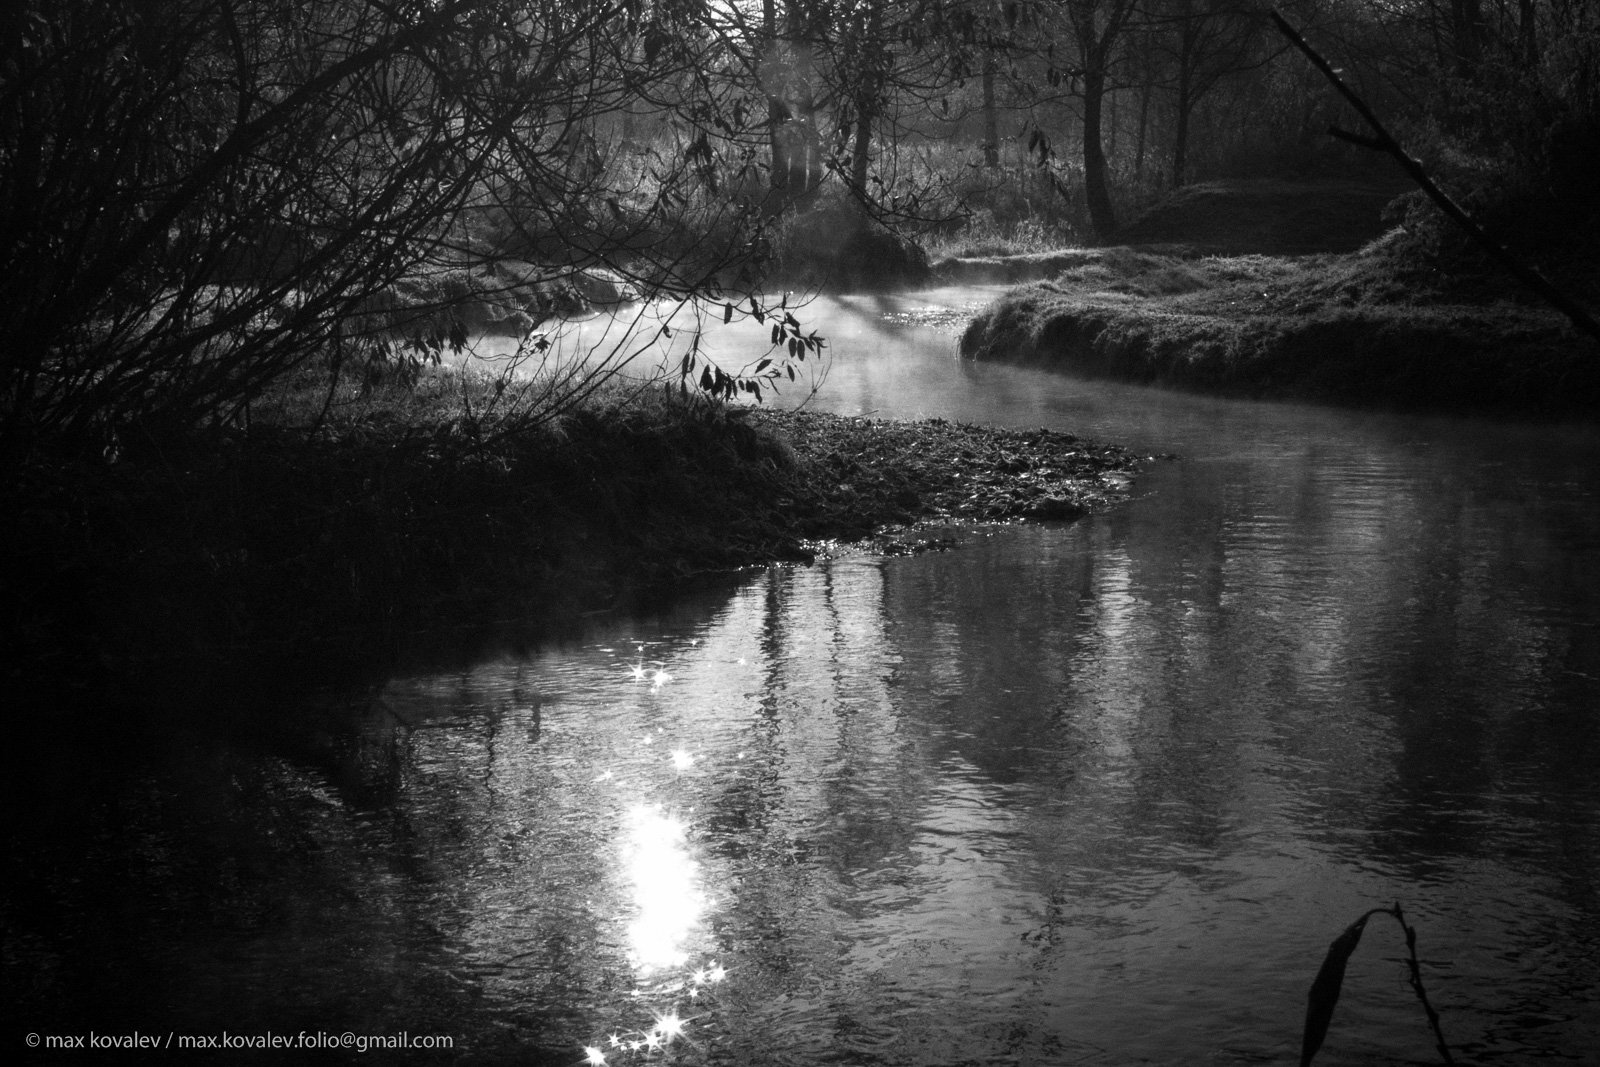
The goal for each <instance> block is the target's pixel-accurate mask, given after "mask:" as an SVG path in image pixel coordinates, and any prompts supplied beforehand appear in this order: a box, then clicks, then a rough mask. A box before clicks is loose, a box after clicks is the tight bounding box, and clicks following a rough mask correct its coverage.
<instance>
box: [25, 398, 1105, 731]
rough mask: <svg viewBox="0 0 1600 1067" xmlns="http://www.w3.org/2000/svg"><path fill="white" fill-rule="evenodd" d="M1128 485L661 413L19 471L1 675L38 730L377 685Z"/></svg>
mask: <svg viewBox="0 0 1600 1067" xmlns="http://www.w3.org/2000/svg"><path fill="white" fill-rule="evenodd" d="M1134 468H1135V457H1134V456H1132V455H1131V454H1129V453H1127V452H1126V451H1124V450H1122V449H1119V448H1115V447H1111V446H1102V445H1095V444H1091V443H1088V442H1084V441H1080V440H1078V439H1077V438H1075V437H1073V436H1072V435H1070V434H1063V433H1056V432H1045V431H1034V432H1021V431H1011V430H998V429H984V428H980V427H973V426H964V425H959V424H955V423H950V422H945V421H942V420H930V421H920V422H886V421H876V420H870V419H859V418H854V419H852V418H843V417H838V416H831V415H822V414H815V413H803V412H802V413H780V412H771V411H761V410H749V409H740V408H727V407H723V406H720V405H710V404H706V403H703V402H698V401H683V400H677V399H662V398H659V397H654V398H647V399H644V400H640V399H638V398H634V399H633V400H632V401H631V402H628V403H621V402H616V403H612V402H610V401H607V400H604V399H602V400H598V401H596V402H594V403H591V404H589V405H588V406H586V407H584V408H582V409H580V410H578V411H576V412H574V413H572V414H571V415H569V416H568V417H566V418H564V419H562V420H561V421H560V423H559V424H557V425H555V426H552V427H549V428H547V429H546V430H544V431H541V432H537V433H530V434H524V435H513V436H508V437H505V438H501V439H498V440H488V439H485V438H484V437H483V436H481V435H478V434H476V433H475V432H474V431H473V428H472V427H471V426H470V425H468V424H467V423H466V421H465V420H462V419H460V418H453V417H444V416H443V415H441V414H439V413H438V412H423V411H419V410H416V409H411V410H407V408H406V407H405V406H404V403H403V402H401V401H400V400H398V399H396V400H394V401H393V402H392V404H390V405H388V406H384V405H373V406H369V407H367V408H365V409H363V410H362V411H360V412H359V413H352V414H350V415H349V416H347V417H346V418H344V419H343V420H341V421H340V422H338V423H337V424H335V425H331V426H323V427H321V428H319V429H318V430H316V431H315V432H310V431H307V430H305V429H304V428H300V427H292V426H273V425H257V426H255V427H253V428H252V429H251V431H250V432H249V433H248V434H245V433H243V432H242V431H241V432H239V433H224V434H219V435H216V436H215V437H213V438H211V439H207V440H197V441H192V442H189V443H188V444H187V446H186V447H184V448H182V449H173V448H171V447H170V446H169V447H168V448H167V449H165V450H163V451H162V452H160V453H159V454H157V453H154V452H151V453H149V454H143V455H131V456H129V457H126V458H124V459H122V460H120V461H119V462H116V463H113V464H104V463H93V464H90V463H83V462H79V463H73V464H68V463H65V462H62V463H58V464H54V465H36V466H34V467H33V468H31V469H29V470H27V471H24V472H22V477H21V478H20V479H19V480H17V481H15V482H13V483H12V485H11V488H10V489H9V491H8V496H9V497H10V498H11V499H9V500H8V501H7V502H6V507H5V508H4V514H5V516H6V517H5V519H4V524H5V527H6V529H5V535H6V541H7V544H8V545H10V546H11V551H10V554H9V557H8V560H7V563H6V566H5V568H4V575H3V586H4V592H5V601H6V603H7V604H8V605H9V606H10V610H9V611H8V614H7V630H8V631H9V632H8V634H7V641H8V647H10V648H11V650H12V655H13V657H15V659H14V661H13V664H12V666H11V668H10V669H9V671H8V673H9V674H10V676H11V677H10V680H11V682H12V684H13V688H14V691H17V692H22V693H27V694H31V695H33V696H35V697H36V698H37V699H38V702H39V704H40V706H41V707H44V708H50V707H58V706H63V705H65V704H70V703H73V702H78V701H81V700H91V701H93V700H98V699H101V698H102V697H103V695H104V694H105V693H108V692H113V691H114V692H116V693H118V694H120V697H119V699H128V698H133V697H135V696H140V695H142V696H145V697H147V696H149V695H151V694H167V695H168V698H170V697H171V694H186V695H188V696H192V697H194V698H195V699H198V700H204V699H206V696H207V690H208V689H210V688H211V686H212V685H213V684H220V682H221V680H222V679H223V678H227V677H233V678H237V677H238V676H239V675H238V672H239V671H241V670H245V669H249V670H259V671H261V672H263V673H264V674H265V675H266V676H277V677H285V676H291V677H292V676H298V675H306V674H308V673H310V669H309V668H308V667H307V666H306V665H307V664H323V665H326V666H327V667H328V669H329V670H331V671H335V672H337V671H340V670H345V669H360V668H361V667H363V666H364V665H381V664H383V663H384V662H387V661H389V660H391V659H393V658H395V657H397V656H400V655H404V654H407V653H408V652H410V651H414V650H415V649H416V648H417V647H418V646H419V645H429V644H433V645H438V644H448V643H450V642H458V643H470V639H471V632H472V631H473V630H475V629H486V628H487V627H489V626H491V625H492V624H494V623H496V622H500V621H504V620H508V619H519V620H531V621H533V622H534V623H536V624H537V625H539V626H543V627H545V628H547V629H549V630H552V631H558V630H560V628H561V627H563V626H567V625H571V624H573V623H574V622H575V621H577V620H581V619H582V618H584V617H586V616H592V615H595V614H597V613H606V612H611V611H618V612H620V611H626V610H628V609H629V608H630V607H633V606H636V605H637V604H639V603H640V602H641V600H643V599H647V598H649V597H651V596H654V595H656V594H658V593H660V592H661V591H664V590H667V589H670V588H672V587H673V586H674V585H681V583H682V582H684V581H688V580H695V579H696V576H697V575H705V574H710V573H713V572H719V571H730V570H734V569H737V568H741V567H748V566H753V565H761V564H767V563H770V562H773V561H783V560H789V561H803V560H808V559H811V558H813V557H814V556H815V555H816V554H818V553H820V552H827V551H829V550H830V548H829V546H828V543H829V542H859V541H868V540H870V541H873V542H874V545H875V547H876V548H877V549H878V550H880V551H886V552H910V551H919V550H922V549H925V548H928V547H938V546H939V544H940V543H941V542H940V538H939V535H938V532H937V528H936V524H940V523H949V522H963V521H1004V520H1009V519H1018V518H1039V519H1071V518H1076V517H1078V516H1080V515H1082V514H1084V513H1085V512H1086V511H1087V510H1089V509H1092V508H1095V507H1098V506H1101V505H1103V504H1105V503H1106V502H1108V501H1110V500H1112V499H1115V498H1116V497H1117V496H1118V495H1119V494H1120V492H1121V489H1122V486H1123V485H1124V484H1125V481H1126V479H1127V478H1128V476H1129V475H1131V473H1132V472H1133V470H1134ZM930 524H934V525H930ZM441 635H451V636H441ZM285 672H287V675H286V674H285ZM213 695H214V694H213Z"/></svg>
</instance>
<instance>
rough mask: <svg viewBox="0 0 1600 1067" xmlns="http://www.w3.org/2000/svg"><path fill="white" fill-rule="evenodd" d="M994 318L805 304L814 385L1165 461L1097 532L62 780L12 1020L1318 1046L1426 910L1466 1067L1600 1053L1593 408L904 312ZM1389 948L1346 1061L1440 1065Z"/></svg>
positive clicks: (628, 632) (1162, 1059) (719, 612)
mask: <svg viewBox="0 0 1600 1067" xmlns="http://www.w3.org/2000/svg"><path fill="white" fill-rule="evenodd" d="M983 295H984V293H983V292H982V291H978V290H947V291H938V292H933V293H927V294H915V295H912V296H908V297H898V298H865V297H863V298H844V299H841V300H838V301H831V302H829V303H828V304H826V305H824V306H823V307H821V308H819V309H818V313H817V314H818V320H819V325H820V326H822V328H823V329H824V332H828V333H829V334H830V336H831V337H832V340H833V361H832V366H831V369H830V371H829V375H828V377H827V380H826V382H825V383H824V385H823V387H822V390H821V392H820V393H819V394H818V396H817V397H816V398H815V399H814V400H812V403H814V404H816V405H819V406H821V407H824V408H827V409H831V410H835V411H839V412H843V413H848V414H861V413H872V414H875V415H876V416H878V417H911V416H928V415H937V416H943V417H948V418H954V419H960V420H966V421H974V422H985V423H996V424H1006V425H1013V426H1038V425H1045V426H1050V427H1053V428H1058V429H1066V430H1071V431H1074V432H1078V433H1081V434H1083V435H1085V436H1090V437H1096V438H1100V439H1104V440H1108V441H1117V442H1122V443H1126V444H1129V445H1132V446H1135V447H1137V448H1141V449H1144V450H1146V451H1147V452H1149V453H1150V454H1152V455H1153V454H1157V453H1176V454H1178V456H1179V457H1180V458H1179V459H1177V460H1176V461H1158V462H1154V463H1152V464H1151V465H1150V467H1149V469H1148V470H1147V471H1146V472H1145V473H1144V474H1143V475H1142V476H1141V477H1140V479H1139V480H1138V482H1137V483H1136V494H1135V498H1134V499H1133V500H1131V501H1130V502H1128V503H1127V504H1125V505H1122V506H1120V507H1118V508H1116V509H1114V510H1112V511H1110V512H1108V513H1106V514H1103V515H1098V516H1094V517H1092V518H1090V519H1088V520H1086V521H1082V522H1079V523H1076V524H1072V525H1060V524H1034V525H1019V526H1010V527H998V528H997V527H990V528H972V529H965V530H961V531H959V532H958V533H957V540H958V542H959V544H958V547H956V548H955V549H953V550H951V551H948V552H938V553H930V554H925V555H922V556H918V557H912V558H893V559H884V558H878V557H874V556H871V555H866V554H859V553H846V554H844V555H842V556H840V557H839V558H836V559H833V560H829V561H824V562H820V563H818V564H817V565H815V566H810V567H779V568H772V569H770V570H761V571H756V572H752V573H748V574H745V575H738V576H730V577H729V578H728V579H727V580H726V581H716V582H711V583H708V584H707V585H706V586H705V587H703V588H701V589H698V590H690V591H687V592H686V593H685V595H684V596H683V598H682V599H680V600H679V601H677V602H675V604H674V606H673V607H672V609H671V610H670V611H668V612H666V613H663V614H660V615H657V616H652V617H648V618H633V619H617V620H602V621H599V622H597V623H596V625H595V626H594V627H593V628H592V629H591V630H589V631H588V632H586V633H584V634H582V635H580V636H579V637H577V638H574V639H573V640H571V641H569V642H566V643H549V644H546V645H543V646H540V647H537V648H534V649H531V650H528V649H520V648H515V647H513V646H508V647H507V648H506V649H504V650H500V651H495V650H492V649H491V650H485V651H484V653H483V654H482V656H481V657H480V658H479V659H478V661H477V662H476V663H475V665H473V666H470V667H468V668H464V669H459V670H451V671H449V672H442V673H441V672H439V671H437V670H425V669H418V670H416V671H412V672H408V673H406V674H404V675H402V676H398V677H395V678H393V679H391V680H389V681H388V682H387V683H386V684H384V685H382V686H381V687H379V688H376V689H373V690H371V691H369V692H366V693H364V694H359V695H356V696H352V695H350V694H337V695H330V696H329V697H328V699H327V702H326V704H327V706H325V707H319V708H312V709H296V710H295V711H294V712H293V713H292V714H290V713H289V712H287V711H286V715H287V716H288V718H287V721H286V724H285V725H283V726H282V727H281V728H279V729H275V730H263V731H258V732H254V733H250V734H248V735H245V736H241V735H240V734H238V733H237V732H235V733H232V734H227V735H220V736H219V734H218V732H217V731H215V730H211V729H208V728H207V727H206V726H205V725H204V724H196V725H194V726H192V727H191V728H190V729H188V730H186V731H184V732H182V733H179V734H178V735H177V736H176V739H174V737H173V736H171V735H163V736H161V737H157V738H140V739H137V743H136V744H131V745H130V744H128V743H127V739H126V738H119V739H116V740H115V743H114V744H113V742H112V741H109V740H108V742H107V748H108V749H112V750H114V754H115V756H116V760H115V761H113V760H111V759H109V758H108V759H106V760H105V761H104V762H105V763H106V764H107V765H110V764H112V763H113V762H114V763H115V766H116V769H115V770H114V771H112V772H104V771H99V770H97V771H96V774H97V775H99V777H97V778H96V779H95V780H94V782H93V783H92V784H91V785H85V784H84V782H83V781H82V780H77V781H74V780H73V779H72V777H71V775H70V774H67V773H64V774H63V775H61V776H60V777H59V778H57V779H56V780H57V781H58V782H63V783H68V784H61V785H60V786H59V788H58V789H57V790H56V791H55V792H53V793H52V792H49V791H46V795H36V796H34V797H32V798H31V802H32V803H35V804H37V805H38V807H39V809H40V810H41V811H43V810H45V809H49V810H50V811H52V812H53V813H54V814H52V815H51V816H50V817H51V818H55V819H60V820H63V821H64V822H66V823H69V824H70V825H72V826H73V827H74V830H73V835H74V836H72V837H70V838H69V837H63V838H62V839H61V840H62V843H61V845H60V846H59V847H60V848H61V849H62V850H63V851H64V852H70V853H71V854H72V858H71V860H70V863H69V861H68V860H66V859H64V858H63V857H61V856H51V855H50V854H49V853H48V850H45V851H43V852H41V853H40V854H39V855H38V857H37V858H36V859H34V860H31V861H29V862H32V863H35V864H37V866H38V867H40V868H41V869H49V870H52V871H59V870H64V869H68V868H69V866H70V868H71V869H73V870H74V871H75V872H76V873H75V875H74V879H72V880H71V884H62V885H53V886H52V887H51V888H52V892H51V893H50V894H46V896H47V897H48V898H49V899H45V900H40V901H35V902H33V903H32V904H31V905H29V906H31V907H37V908H42V909H46V914H48V915H49V916H50V923H49V924H43V923H39V922H37V921H35V922H34V923H33V925H31V926H28V925H26V924H24V928H26V929H32V930H38V929H45V928H47V929H50V930H52V931H54V933H53V934H52V935H51V937H52V938H53V939H54V943H48V944H43V945H35V946H34V948H35V949H37V950H38V952H37V953H36V955H35V958H43V959H46V960H47V961H53V962H50V963H49V965H48V966H47V968H46V970H47V971H49V973H44V974H37V973H33V972H31V971H30V972H29V975H28V976H27V977H26V982H25V983H24V985H19V986H14V988H18V989H19V990H20V992H19V995H18V998H17V999H18V1001H19V1002H20V1003H22V1004H23V1005H25V1006H26V1007H28V1008H29V1009H30V1010H32V1011H35V1012H42V1013H47V1014H48V1013H50V1012H54V1013H55V1015H54V1021H55V1023H56V1024H58V1025H63V1026H64V1025H67V1023H68V1022H72V1021H76V1022H80V1023H82V1024H83V1028H87V1026H88V1024H89V1023H90V1022H94V1021H96V1020H98V1021H99V1022H100V1024H101V1025H102V1026H105V1027H109V1026H113V1025H128V1026H132V1025H137V1026H139V1027H141V1028H145V1029H159V1030H162V1031H163V1032H164V1031H165V1030H167V1029H169V1028H177V1029H179V1030H183V1029H188V1030H193V1031H201V1032H204V1031H213V1030H221V1029H225V1028H227V1029H233V1030H246V1029H249V1028H252V1027H253V1028H256V1029H261V1030H265V1029H272V1030H276V1031H294V1030H300V1029H306V1028H321V1029H325V1030H332V1031H344V1030H357V1031H360V1032H364V1033H389V1032H396V1031H409V1032H410V1033H412V1034H419V1033H436V1034H445V1035H451V1036H452V1037H453V1039H454V1042H455V1048H454V1050H453V1051H452V1052H451V1053H450V1054H449V1056H448V1058H449V1059H451V1060H466V1061H468V1062H474V1061H477V1062H496V1063H498V1062H507V1063H510V1062H518V1063H530V1062H532V1063H541V1062H547V1063H576V1062H579V1061H581V1060H582V1059H584V1057H585V1055H586V1054H588V1053H586V1048H590V1049H593V1050H594V1054H597V1055H603V1056H605V1057H606V1059H607V1062H610V1063H646V1062H668V1061H670V1062H674V1063H686V1064H698V1063H704V1064H768V1063H770V1064H795V1065H811V1064H822V1063H846V1064H952V1065H953V1064H990V1063H993V1064H1011V1063H1018V1064H1035V1063H1036V1064H1133V1063H1158V1064H1193V1063H1210V1064H1260V1063H1284V1064H1292V1063H1295V1062H1297V1060H1298V1055H1299V1029H1300V1023H1301V1016H1302V1013H1303V1010H1304V1004H1305V996H1306V991H1307V989H1308V988H1309V985H1310V982H1311V979H1312V977H1313V976H1314V974H1315V973H1316V970H1317V967H1318V964H1319V963H1320V961H1321V957H1322V954H1323V952H1324V950H1325V949H1326V946H1327V944H1328V942H1329V941H1330V940H1331V939H1332V938H1333V937H1334V936H1335V935H1336V934H1337V933H1338V932H1339V931H1340V930H1341V929H1342V928H1343V927H1344V926H1345V925H1346V924H1347V923H1349V922H1350V921H1351V920H1353V919H1354V918H1355V917H1356V916H1357V915H1359V914H1361V913H1362V912H1363V911H1365V910H1366V909H1368V908H1370V907H1373V906H1377V905H1384V904H1388V903H1392V902H1394V901H1399V902H1401V903H1402V904H1403V906H1404V908H1405V911H1406V914H1407V916H1408V917H1409V919H1410V920H1411V921H1412V922H1413V923H1414V924H1415V925H1416V927H1417V928H1418V930H1419V949H1420V952H1421V955H1422V957H1423V966H1424V975H1425V979H1426V983H1427V989H1428V992H1429V994H1430V996H1431V998H1432V1000H1433V1003H1434V1004H1435V1006H1436V1007H1437V1008H1438V1009H1439V1011H1440V1012H1441V1015H1442V1017H1443V1025H1444V1028H1445V1033H1446V1036H1447V1038H1448V1039H1449V1040H1450V1041H1451V1043H1452V1045H1453V1046H1454V1048H1455V1050H1456V1053H1457V1059H1458V1061H1461V1062H1483V1063H1503V1064H1516V1063H1534V1062H1539V1063H1545V1062H1550V1061H1556V1062H1561V1061H1568V1062H1586V1061H1589V1062H1592V1060H1591V1059H1590V1057H1592V1056H1593V1054H1594V1050H1596V1049H1600V887H1597V875H1600V829H1597V827H1600V779H1597V776H1596V773H1595V769H1594V768H1595V767H1596V764H1597V760H1600V632H1597V627H1600V473H1597V472H1600V435H1597V434H1596V433H1595V432H1594V431H1593V430H1591V429H1586V428H1573V427H1559V426H1558V427H1534V426H1525V425H1503V424H1496V423H1492V422H1487V421H1480V420H1453V419H1443V418H1431V417H1419V416H1414V415H1391V414H1374V413H1359V412H1351V411H1340V410H1333V409H1325V408H1318V407H1312V406H1300V405H1280V404H1258V403H1247V402H1234V401H1224V400H1217V399H1208V398H1199V397H1192V396H1183V395H1180V394H1172V393H1163V392H1159V391H1153V390H1147V389H1141V388H1137V387H1130V386H1121V385H1113V384H1108V383H1093V382H1084V381H1081V380H1075V379H1072V378H1068V377H1063V376H1057V375H1051V374H1047V373H1044V372H1039V371H1032V370H1026V369H1020V368H1011V367H1005V366H999V365H987V364H985V365H974V364H971V363H967V362H963V361H960V360H958V359H957V358H955V355H954V336H953V334H951V333H949V332H942V331H941V330H939V329H937V328H933V327H926V326H922V327H918V326H906V325H900V324H899V323H901V322H903V321H905V318H904V317H905V314H906V313H907V312H917V311H919V309H926V308H930V307H956V306H961V305H963V304H965V303H969V302H972V301H975V300H980V299H982V298H983ZM911 318H912V319H913V320H915V319H916V318H917V316H916V315H915V314H913V315H911ZM758 336H759V335H758V334H755V333H754V332H753V331H749V330H748V328H746V332H743V333H741V332H740V328H738V327H736V328H735V329H733V330H730V331H728V332H727V333H725V334H723V335H721V336H720V337H713V338H711V339H710V342H709V343H710V344H711V345H712V346H713V347H712V351H713V352H714V353H716V352H721V353H723V354H724V355H725V356H726V358H728V359H730V360H731V359H733V358H735V357H736V356H738V355H740V354H742V353H743V352H744V351H746V350H747V347H748V346H752V345H755V344H756V341H755V340H753V339H752V338H754V337H758ZM716 345H723V346H725V347H724V348H722V349H718V348H716V347H715V346H716ZM741 346H745V347H741ZM788 399H790V400H795V399H798V398H797V397H794V396H790V397H789V398H788ZM99 755H101V754H96V753H93V752H89V753H84V752H82V751H78V752H75V753H73V755H72V760H73V761H75V762H76V761H83V763H84V764H87V765H91V766H96V767H98V766H99V764H98V763H96V760H97V759H98V758H99ZM63 811H65V812H66V813H67V814H65V815H63V814H62V812H63ZM56 861H59V862H56ZM108 885H114V886H115V887H116V891H115V892H114V893H107V892H105V891H104V887H105V886H108ZM95 887H100V888H99V889H96V888H95ZM50 909H54V910H50ZM29 914H30V915H32V913H31V912H30V913H29ZM1386 924H1387V925H1386ZM30 936H35V937H36V936H38V935H36V934H35V935H30ZM46 940H47V941H48V940H50V939H49V938H46ZM1403 955H1404V946H1403V943H1402V941H1401V939H1400V937H1399V935H1398V932H1397V930H1396V929H1395V928H1394V927H1393V924H1392V923H1388V921H1387V920H1383V922H1378V921H1375V922H1374V923H1373V924H1372V925H1371V926H1370V927H1369V929H1368V933H1367V935H1366V941H1365V942H1364V943H1363V945H1362V947H1361V949H1360V951H1358V953H1357V954H1356V956H1355V959H1354V961H1353V963H1352V966H1351V970H1350V973H1349V975H1348V978H1347V980H1346V991H1345V997H1344V999H1343V1001H1342V1002H1341V1004H1340V1006H1339V1011H1338V1014H1337V1016H1336V1019H1335V1022H1334V1029H1333V1032H1332V1034H1331V1035H1330V1038H1329V1042H1328V1046H1327V1048H1326V1049H1325V1051H1324V1052H1323V1053H1322V1055H1321V1056H1320V1057H1319V1059H1318V1062H1319V1063H1326V1064H1340V1063H1345V1064H1354V1063H1371V1062H1385V1063H1387V1062H1433V1061H1434V1057H1433V1054H1432V1052H1431V1044H1432V1041H1431V1037H1430V1035H1429V1034H1428V1032H1427V1030H1426V1027H1425V1024H1424V1022H1423V1019H1422V1014H1421V1011H1420V1010H1419V1009H1418V1008H1417V1006H1416V1004H1415V1002H1414V1001H1413V1000H1412V999H1411V994H1410V992H1409V990H1408V988H1407V986H1406V984H1405V967H1404V964H1403V963H1402V962H1401V960H1402V957H1403ZM50 968H54V969H53V970H50ZM16 972H17V969H16V968H15V967H13V968H10V974H9V975H8V982H13V983H15V982H17V981H18V979H17V975H16ZM27 983H31V984H27ZM24 986H25V987H24ZM53 990H54V991H60V990H65V991H67V992H68V993H70V994H71V996H72V999H71V1000H70V1001H69V1002H68V1003H67V1004H65V1005H62V1004H60V1003H55V1006H54V1007H53V1008H47V1007H45V1006H44V1004H45V1002H46V1001H47V1000H48V999H49V997H48V995H47V994H49V993H50V992H51V991H53ZM40 991H42V992H40ZM52 1003H54V1002H52ZM412 1058H423V1057H422V1056H421V1054H416V1053H413V1054H412Z"/></svg>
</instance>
